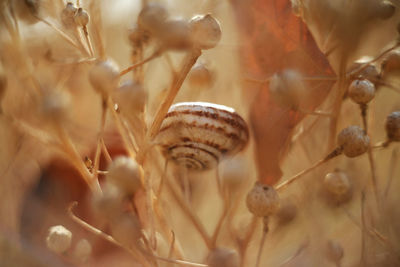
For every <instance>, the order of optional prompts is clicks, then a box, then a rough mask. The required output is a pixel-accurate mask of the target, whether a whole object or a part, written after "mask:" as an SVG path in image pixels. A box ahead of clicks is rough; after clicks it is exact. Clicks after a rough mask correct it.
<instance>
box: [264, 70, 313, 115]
mask: <svg viewBox="0 0 400 267" xmlns="http://www.w3.org/2000/svg"><path fill="white" fill-rule="evenodd" d="M269 90H270V92H271V96H272V98H273V99H274V100H275V101H276V102H277V103H278V104H280V105H282V106H283V107H288V108H292V109H298V108H299V107H300V105H301V103H304V101H303V100H304V99H305V97H306V96H307V91H306V88H305V85H304V82H303V77H302V75H301V74H300V73H299V72H297V71H295V70H290V69H287V70H284V71H283V72H281V73H275V74H274V75H273V76H272V78H271V80H270V82H269Z"/></svg>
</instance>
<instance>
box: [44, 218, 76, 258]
mask: <svg viewBox="0 0 400 267" xmlns="http://www.w3.org/2000/svg"><path fill="white" fill-rule="evenodd" d="M71 241H72V233H71V232H70V231H69V230H68V229H67V228H65V227H64V226H62V225H56V226H52V227H50V228H49V233H48V235H47V237H46V245H47V248H48V249H50V250H51V251H53V252H56V253H63V252H65V251H67V250H68V249H69V247H70V246H71Z"/></svg>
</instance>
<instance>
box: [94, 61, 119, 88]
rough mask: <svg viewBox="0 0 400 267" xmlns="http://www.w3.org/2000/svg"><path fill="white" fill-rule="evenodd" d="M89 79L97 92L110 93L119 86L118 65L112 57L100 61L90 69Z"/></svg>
mask: <svg viewBox="0 0 400 267" xmlns="http://www.w3.org/2000/svg"><path fill="white" fill-rule="evenodd" d="M89 81H90V83H91V85H92V87H93V88H94V89H95V90H96V91H97V92H99V93H100V94H102V95H103V96H106V95H108V94H109V93H111V92H112V91H113V90H114V89H116V88H117V87H118V83H119V67H118V65H117V64H116V63H115V62H114V61H112V60H111V59H107V60H104V61H98V62H97V63H96V64H95V65H93V66H92V68H91V70H90V71H89Z"/></svg>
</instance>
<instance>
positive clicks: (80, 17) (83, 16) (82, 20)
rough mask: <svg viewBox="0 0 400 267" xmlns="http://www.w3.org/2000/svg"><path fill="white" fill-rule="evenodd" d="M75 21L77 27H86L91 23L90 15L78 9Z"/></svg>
mask: <svg viewBox="0 0 400 267" xmlns="http://www.w3.org/2000/svg"><path fill="white" fill-rule="evenodd" d="M74 21H75V23H76V25H78V26H81V27H85V26H86V25H88V23H89V14H88V13H87V12H86V11H85V10H83V9H82V8H78V10H77V11H76V13H75V17H74Z"/></svg>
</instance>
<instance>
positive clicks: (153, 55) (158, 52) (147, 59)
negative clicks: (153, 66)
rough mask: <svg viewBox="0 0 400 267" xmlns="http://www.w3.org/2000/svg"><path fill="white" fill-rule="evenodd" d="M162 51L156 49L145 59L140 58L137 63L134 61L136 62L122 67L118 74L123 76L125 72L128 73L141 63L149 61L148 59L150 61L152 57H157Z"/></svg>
mask: <svg viewBox="0 0 400 267" xmlns="http://www.w3.org/2000/svg"><path fill="white" fill-rule="evenodd" d="M162 53H163V51H162V50H157V51H156V52H154V53H153V54H152V55H151V56H149V57H148V58H146V59H144V60H142V61H140V62H138V63H136V64H133V65H132V66H130V67H128V68H126V69H124V70H123V71H121V72H120V73H119V76H124V75H125V74H127V73H129V72H130V71H132V70H134V69H136V68H137V67H140V66H142V65H143V64H146V63H147V62H149V61H151V60H153V59H155V58H157V57H159V56H160V55H161V54H162Z"/></svg>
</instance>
